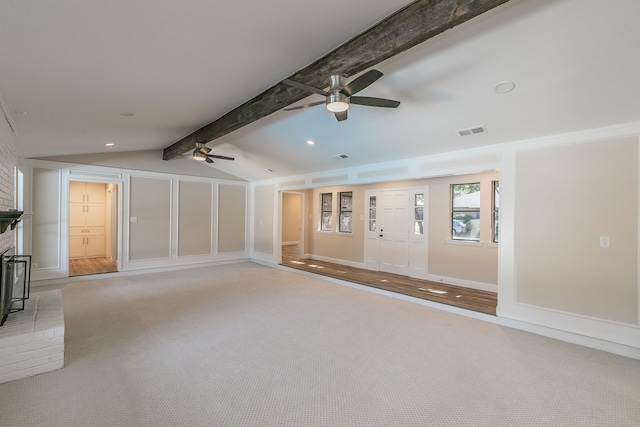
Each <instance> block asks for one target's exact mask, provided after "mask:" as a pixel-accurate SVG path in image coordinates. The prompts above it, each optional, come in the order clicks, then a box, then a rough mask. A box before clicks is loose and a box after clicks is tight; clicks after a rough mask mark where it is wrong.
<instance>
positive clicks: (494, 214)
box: [491, 180, 500, 244]
mask: <svg viewBox="0 0 640 427" xmlns="http://www.w3.org/2000/svg"><path fill="white" fill-rule="evenodd" d="M491 190H492V191H491V243H494V244H498V243H500V201H499V200H498V205H497V206H496V192H497V195H498V197H499V196H500V180H494V181H491ZM496 190H497V191H496Z"/></svg>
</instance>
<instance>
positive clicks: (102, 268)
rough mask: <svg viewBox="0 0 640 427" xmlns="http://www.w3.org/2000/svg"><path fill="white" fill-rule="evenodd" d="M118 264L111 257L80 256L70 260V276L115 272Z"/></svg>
mask: <svg viewBox="0 0 640 427" xmlns="http://www.w3.org/2000/svg"><path fill="white" fill-rule="evenodd" d="M115 271H118V265H117V264H116V263H115V262H113V261H111V258H78V259H70V260H69V276H70V277H73V276H86V275H89V274H100V273H113V272H115Z"/></svg>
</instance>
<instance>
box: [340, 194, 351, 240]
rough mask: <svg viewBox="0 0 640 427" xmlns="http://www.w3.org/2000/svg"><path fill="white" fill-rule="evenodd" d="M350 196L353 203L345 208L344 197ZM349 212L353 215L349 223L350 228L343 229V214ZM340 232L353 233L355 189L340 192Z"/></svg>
mask: <svg viewBox="0 0 640 427" xmlns="http://www.w3.org/2000/svg"><path fill="white" fill-rule="evenodd" d="M343 196H345V197H350V198H351V204H350V206H349V208H348V209H347V208H343V203H342V197H343ZM347 213H349V214H350V216H351V222H350V223H349V225H350V227H349V230H343V229H342V217H343V214H347ZM338 233H342V234H353V191H341V192H339V193H338Z"/></svg>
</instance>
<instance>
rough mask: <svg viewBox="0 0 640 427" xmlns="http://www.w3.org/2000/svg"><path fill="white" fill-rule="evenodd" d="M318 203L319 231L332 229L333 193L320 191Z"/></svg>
mask: <svg viewBox="0 0 640 427" xmlns="http://www.w3.org/2000/svg"><path fill="white" fill-rule="evenodd" d="M320 205H321V207H320V209H321V211H320V231H333V225H332V221H333V193H322V194H321V196H320Z"/></svg>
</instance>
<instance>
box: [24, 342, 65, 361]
mask: <svg viewBox="0 0 640 427" xmlns="http://www.w3.org/2000/svg"><path fill="white" fill-rule="evenodd" d="M58 353H62V354H64V345H54V346H47V347H45V348H41V349H39V350H35V351H32V352H31V357H32V358H34V359H38V358H40V357H47V356H51V355H54V354H58Z"/></svg>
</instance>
